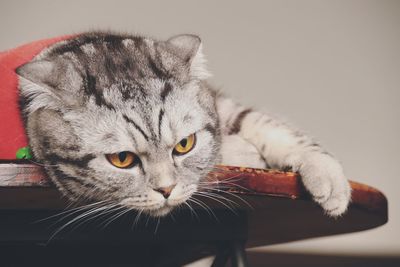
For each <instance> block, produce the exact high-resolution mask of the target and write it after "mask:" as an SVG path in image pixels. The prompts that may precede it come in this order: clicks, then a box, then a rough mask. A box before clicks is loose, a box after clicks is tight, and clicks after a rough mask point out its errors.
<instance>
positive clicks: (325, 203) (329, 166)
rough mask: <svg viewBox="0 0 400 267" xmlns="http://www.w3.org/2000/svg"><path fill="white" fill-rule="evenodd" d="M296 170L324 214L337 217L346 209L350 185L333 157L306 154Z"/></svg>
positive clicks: (349, 196)
mask: <svg viewBox="0 0 400 267" xmlns="http://www.w3.org/2000/svg"><path fill="white" fill-rule="evenodd" d="M298 171H299V173H300V175H301V177H302V181H303V184H304V186H305V187H306V189H307V190H308V191H309V192H310V193H311V195H312V197H313V199H314V200H315V201H316V202H317V203H319V204H320V205H321V206H322V208H323V209H324V211H325V212H326V214H328V215H329V216H332V217H337V216H340V215H342V214H343V213H344V212H345V211H346V210H347V207H348V205H349V202H350V198H351V187H350V184H349V182H348V180H347V179H346V177H345V176H344V173H343V169H342V166H341V165H340V164H339V163H338V162H337V161H336V160H335V159H334V158H332V157H330V156H328V155H325V154H311V155H306V156H304V157H303V158H302V159H301V163H300V167H299V170H298Z"/></svg>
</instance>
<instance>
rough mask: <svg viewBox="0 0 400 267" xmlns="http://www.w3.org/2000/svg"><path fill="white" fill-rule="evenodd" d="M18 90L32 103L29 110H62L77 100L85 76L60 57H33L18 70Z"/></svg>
mask: <svg viewBox="0 0 400 267" xmlns="http://www.w3.org/2000/svg"><path fill="white" fill-rule="evenodd" d="M16 73H17V75H18V76H19V89H20V93H21V95H22V96H23V97H26V98H27V100H28V101H27V102H28V103H29V104H28V106H27V107H25V108H27V110H28V112H34V111H35V110H37V109H39V108H48V109H54V110H59V109H61V108H63V107H64V106H66V105H72V104H74V102H75V101H76V97H74V96H76V93H77V91H78V90H79V89H80V87H81V83H82V77H81V76H80V75H79V74H78V73H77V72H76V70H75V68H74V67H73V66H72V65H71V64H70V63H67V62H62V61H60V60H57V59H54V60H33V61H31V62H28V63H26V64H24V65H22V66H20V67H18V68H17V69H16Z"/></svg>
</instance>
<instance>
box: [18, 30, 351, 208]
mask: <svg viewBox="0 0 400 267" xmlns="http://www.w3.org/2000/svg"><path fill="white" fill-rule="evenodd" d="M17 73H18V75H19V85H20V94H21V100H22V101H21V102H22V103H23V105H22V109H23V113H24V116H25V118H26V130H27V134H28V137H29V143H30V146H31V148H32V151H33V153H34V157H35V159H36V160H37V161H40V162H41V163H43V164H44V165H45V166H46V167H45V169H46V172H47V174H48V176H49V177H50V178H51V179H52V181H53V182H54V183H55V184H56V185H57V187H58V189H59V190H60V191H61V192H62V193H64V194H65V195H66V196H68V197H69V198H70V199H71V200H80V199H82V198H83V199H91V200H95V201H112V202H113V203H116V204H119V205H123V206H126V207H128V208H132V209H136V210H141V211H144V212H146V213H147V214H150V215H153V216H163V215H165V214H168V213H169V212H170V211H171V210H172V209H173V208H174V207H176V206H178V205H180V204H182V203H184V202H185V201H187V200H188V199H189V198H190V197H191V196H192V195H193V193H195V192H196V190H198V187H199V183H200V181H201V180H202V179H203V178H204V177H205V176H206V175H207V173H208V172H209V171H210V170H212V168H213V166H214V165H216V164H228V165H240V166H249V167H259V168H265V167H269V168H278V169H287V168H290V169H292V170H293V171H298V172H299V173H300V174H301V176H302V181H303V183H304V185H305V187H306V189H307V190H308V191H309V192H310V193H311V195H312V196H313V198H314V200H315V201H316V202H318V203H320V204H321V205H322V207H323V209H324V210H325V212H326V213H327V214H328V215H331V216H338V215H341V214H342V213H344V212H345V210H346V208H347V206H348V203H349V200H350V195H351V193H350V187H349V183H348V181H347V180H346V178H345V176H344V174H343V170H342V167H341V165H340V164H339V163H338V161H337V160H335V159H334V158H333V157H332V156H331V155H330V154H329V153H327V152H326V151H325V150H323V149H322V148H321V147H320V146H319V145H318V144H317V143H315V142H314V141H313V140H312V139H311V138H309V137H307V136H306V135H304V134H302V133H301V132H299V131H297V130H294V129H292V128H291V127H289V126H288V125H286V124H284V123H282V122H279V121H277V120H275V119H273V118H272V117H270V116H269V115H266V114H261V113H259V112H257V111H253V110H252V109H247V108H245V107H242V106H240V105H238V104H236V103H235V102H233V101H232V100H230V99H229V98H226V97H225V96H223V95H221V94H218V93H217V92H216V91H214V90H213V89H212V88H211V87H210V86H209V85H208V84H207V82H206V80H207V78H208V77H209V73H208V71H207V70H206V67H205V59H204V57H203V54H202V52H201V41H200V39H199V38H198V37H197V36H194V35H179V36H175V37H172V38H170V39H169V40H167V41H158V40H154V39H150V38H144V37H140V36H129V35H120V34H111V33H87V34H82V35H79V36H76V37H73V38H71V39H69V40H66V41H61V42H59V43H56V44H55V45H52V46H51V47H49V48H48V49H45V50H44V51H42V52H41V53H40V54H39V55H38V56H36V57H35V58H34V59H33V60H32V61H31V62H29V63H27V64H25V65H23V66H21V67H19V68H18V69H17Z"/></svg>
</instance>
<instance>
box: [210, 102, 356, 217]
mask: <svg viewBox="0 0 400 267" xmlns="http://www.w3.org/2000/svg"><path fill="white" fill-rule="evenodd" d="M217 109H218V114H219V117H220V122H221V128H222V134H223V135H228V136H229V135H238V136H240V137H242V138H243V139H244V140H246V141H247V142H249V143H250V144H252V145H253V146H254V147H255V148H256V149H257V150H258V152H259V153H260V155H261V157H262V158H263V159H265V161H266V165H267V166H271V167H272V168H278V169H287V168H290V169H292V170H293V171H296V172H299V173H300V175H301V177H302V181H303V184H304V186H305V187H306V189H307V190H308V191H309V192H310V193H311V195H312V196H313V198H314V200H315V201H316V202H318V203H320V204H321V206H322V207H323V208H324V210H325V212H326V213H327V214H328V215H331V216H338V215H341V214H343V213H344V212H345V211H346V209H347V206H348V204H349V201H350V197H351V189H350V185H349V183H348V181H347V179H346V177H345V176H344V173H343V169H342V166H341V165H340V163H339V162H338V161H337V160H336V159H335V158H334V157H333V156H332V155H330V154H329V153H327V152H326V151H325V150H324V149H323V148H321V146H320V145H319V144H317V143H316V142H314V141H313V140H312V139H311V138H310V137H308V136H307V135H305V134H303V133H301V132H300V131H298V130H295V129H293V128H292V127H290V126H288V125H287V124H285V123H283V122H281V121H278V120H276V119H274V118H272V117H271V116H269V115H267V114H263V113H260V112H257V111H253V110H251V109H246V108H244V107H243V106H241V105H238V104H236V103H235V102H233V101H232V100H230V99H228V98H225V97H223V96H219V97H218V99H217ZM222 153H224V151H222ZM222 158H224V157H222Z"/></svg>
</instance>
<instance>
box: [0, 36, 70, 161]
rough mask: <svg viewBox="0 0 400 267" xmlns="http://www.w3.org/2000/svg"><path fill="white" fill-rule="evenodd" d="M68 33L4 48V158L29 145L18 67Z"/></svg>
mask: <svg viewBox="0 0 400 267" xmlns="http://www.w3.org/2000/svg"><path fill="white" fill-rule="evenodd" d="M67 38H68V36H63V37H58V38H52V39H46V40H41V41H36V42H33V43H29V44H26V45H23V46H20V47H17V48H14V49H11V50H8V51H5V52H0V159H15V153H16V152H17V150H18V149H19V148H21V147H25V146H27V145H28V140H27V137H26V134H25V130H24V127H23V123H22V120H21V116H20V112H19V107H18V89H17V75H16V73H15V69H16V68H17V67H19V66H21V65H23V64H24V63H27V62H29V61H30V60H32V58H33V57H34V56H36V55H37V54H39V53H40V51H42V50H43V49H44V48H46V47H48V46H50V45H51V44H54V43H56V42H58V41H61V40H65V39H67Z"/></svg>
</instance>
